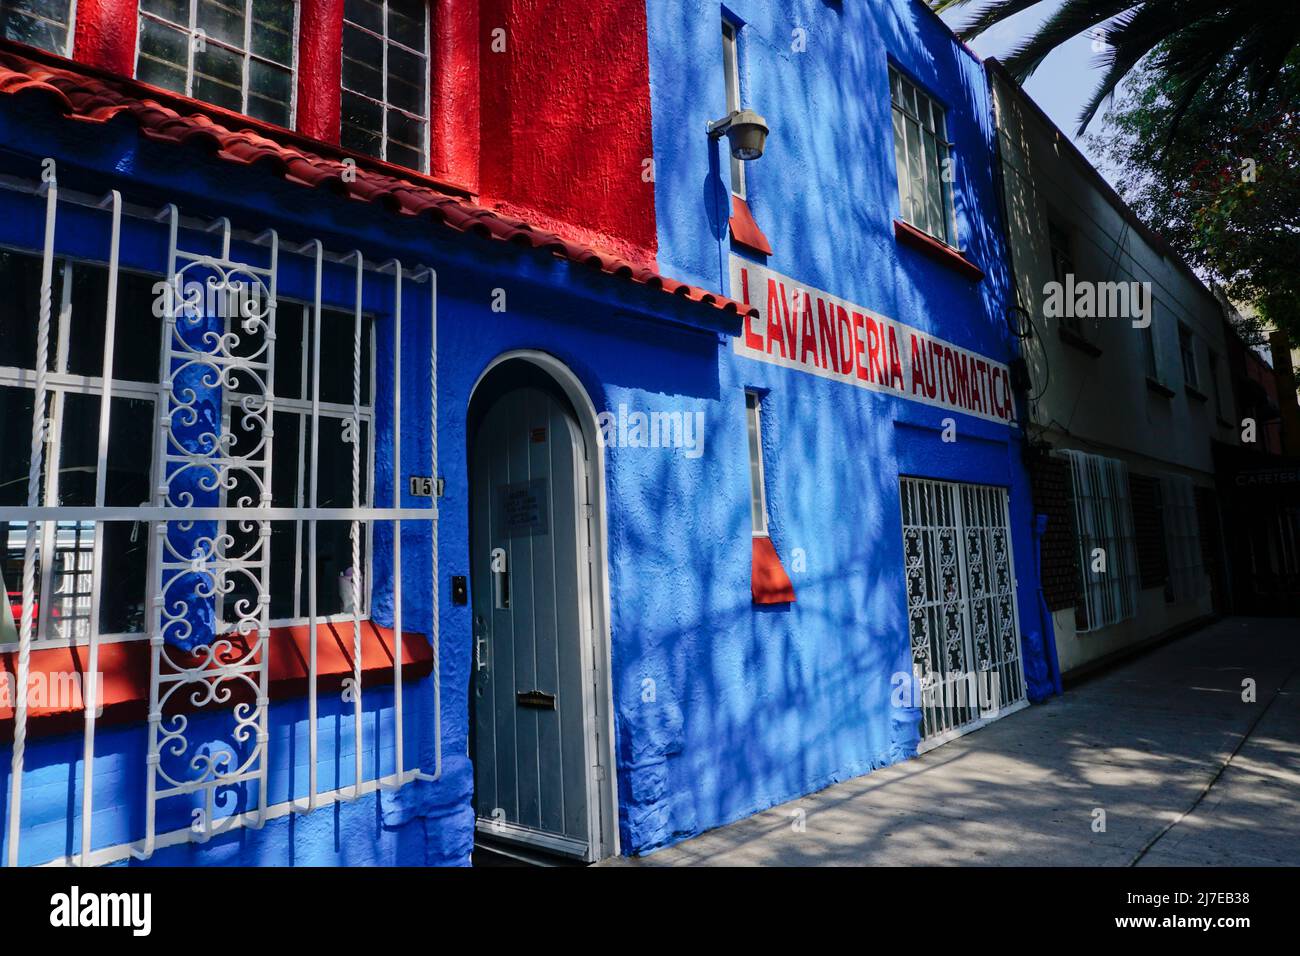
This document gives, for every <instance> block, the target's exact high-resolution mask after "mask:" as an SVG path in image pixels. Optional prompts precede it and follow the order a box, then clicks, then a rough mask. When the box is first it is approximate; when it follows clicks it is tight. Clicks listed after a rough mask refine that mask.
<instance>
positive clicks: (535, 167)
mask: <svg viewBox="0 0 1300 956" xmlns="http://www.w3.org/2000/svg"><path fill="white" fill-rule="evenodd" d="M479 8H480V12H479V38H480V45H479V62H480V77H481V81H480V90H481V105H480V110H481V112H480V130H481V136H480V156H481V164H480V165H481V171H480V182H481V192H482V196H483V198H484V199H485V200H486V201H488V202H489V203H491V204H493V205H495V206H498V207H500V208H502V209H505V210H507V211H516V212H518V213H519V214H520V216H521V217H522V218H528V219H530V220H533V221H537V220H539V219H540V220H541V221H542V224H544V225H545V224H550V227H551V228H553V229H555V230H556V231H560V232H563V233H565V234H566V235H570V236H574V237H575V238H582V239H584V240H585V241H588V242H591V243H592V244H594V245H597V246H603V247H605V248H607V249H610V250H611V251H613V252H615V253H617V254H619V255H622V256H624V257H626V258H631V259H644V260H653V258H654V256H655V250H656V239H655V236H656V228H655V204H654V184H653V183H652V182H645V181H643V179H642V175H641V174H642V168H643V167H642V162H643V161H644V160H647V159H650V158H651V157H653V155H654V144H653V141H652V138H651V126H650V64H649V50H648V47H647V42H646V13H645V4H644V3H643V2H639V0H636V2H628V0H586V2H578V0H482V2H481V3H480V4H479ZM497 29H504V30H505V44H506V46H505V52H503V53H500V52H493V49H492V42H493V31H494V30H497Z"/></svg>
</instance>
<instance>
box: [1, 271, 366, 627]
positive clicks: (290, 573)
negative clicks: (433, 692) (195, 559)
mask: <svg viewBox="0 0 1300 956" xmlns="http://www.w3.org/2000/svg"><path fill="white" fill-rule="evenodd" d="M162 281H163V280H162V278H161V277H160V276H154V275H145V274H142V273H134V272H129V271H126V270H120V271H119V279H118V289H117V309H116V329H115V337H114V338H115V347H114V350H113V351H114V355H113V361H112V378H111V390H112V407H111V415H110V430H109V435H108V445H107V457H106V459H105V466H104V474H103V482H104V489H103V494H104V499H103V504H104V506H105V507H110V508H111V507H121V508H138V507H140V506H141V505H147V504H148V503H149V502H150V499H151V497H152V489H151V487H150V482H151V468H152V466H153V461H152V458H153V455H154V454H155V453H156V449H154V443H155V439H156V430H157V414H156V407H157V398H158V385H159V374H158V369H159V356H160V351H159V350H160V346H161V342H160V334H161V321H160V320H159V319H158V318H157V317H156V303H157V301H158V292H159V288H160V286H159V283H161V282H162ZM107 283H108V270H107V268H106V267H105V266H104V265H102V264H99V263H93V262H81V261H67V260H63V261H56V263H55V270H54V281H53V289H52V291H53V295H52V301H53V302H54V304H55V309H54V318H53V322H52V328H51V340H50V347H49V356H50V358H49V362H48V366H47V369H48V371H47V395H48V397H47V403H46V415H45V417H46V420H47V422H48V427H49V436H50V440H49V442H48V443H47V445H46V452H45V457H44V463H43V469H42V471H43V474H42V475H40V477H39V489H38V498H39V501H40V502H41V503H43V504H47V505H59V506H66V507H92V506H95V504H96V495H97V487H96V486H97V482H98V479H99V471H100V466H99V457H98V440H99V427H100V403H101V401H102V397H103V394H104V390H105V389H104V380H103V361H104V355H103V343H104V331H105V323H106V315H107V308H106V302H107ZM0 288H3V289H4V290H5V295H4V296H3V297H0V449H3V450H4V453H3V454H0V507H3V506H12V507H22V506H25V505H26V504H27V503H28V480H29V466H30V461H31V423H32V413H33V407H34V400H35V399H34V397H35V395H36V382H35V364H36V351H37V349H36V328H37V319H36V317H37V315H38V312H39V303H40V288H41V258H40V256H39V255H33V254H30V253H25V252H18V251H9V250H0ZM311 313H312V310H311V308H310V307H309V306H306V305H303V304H300V303H295V302H292V301H290V300H288V299H284V298H281V299H280V300H279V305H278V308H277V319H276V338H277V348H276V363H275V391H276V395H275V423H274V424H275V431H274V438H273V441H272V456H273V458H274V460H275V469H274V472H273V478H272V483H273V487H272V506H273V507H277V508H302V507H305V505H306V503H307V500H308V496H309V494H310V485H311V468H310V463H311V461H312V460H313V455H312V436H313V431H314V432H315V434H316V435H317V436H318V440H319V446H320V450H319V453H318V455H317V456H315V457H316V459H317V462H318V464H317V470H316V486H317V489H316V491H317V496H318V498H317V500H318V504H319V506H320V507H322V508H349V507H352V506H353V500H352V470H351V462H352V452H351V444H350V443H349V442H348V440H347V436H346V431H345V430H346V428H347V426H348V425H349V424H350V419H351V417H352V414H353V404H352V399H353V396H352V390H353V364H354V359H353V329H354V324H355V319H354V316H353V315H352V314H351V313H344V312H336V311H333V310H330V309H322V311H321V330H322V331H321V342H320V347H319V368H320V373H319V395H318V404H319V409H320V414H319V417H318V419H317V420H316V423H315V429H313V428H312V418H311V416H312V407H313V395H312V387H313V380H312V371H311V370H312V368H313V364H312V362H313V359H314V356H315V354H316V343H315V341H314V338H313V328H314V323H313V322H312V321H311ZM373 338H374V328H373V322H372V320H371V319H370V318H368V317H366V318H364V319H363V326H362V342H361V348H362V360H361V366H360V376H361V396H362V400H361V405H360V409H359V412H360V414H359V419H360V428H361V434H360V436H359V438H360V448H361V471H360V475H359V480H360V489H359V494H360V496H361V503H362V505H370V504H371V503H372V502H371V500H370V499H371V490H370V487H369V481H368V480H367V478H368V476H369V474H370V473H371V472H372V470H373V462H374V439H373V432H374V427H373V426H374V412H373V406H374V401H373V394H372V388H373V386H372V384H371V383H372V379H373V360H372V356H373V354H374V341H373ZM223 391H224V392H225V394H224V395H223V404H224V406H225V407H224V409H223V415H224V417H226V418H227V419H230V418H233V417H235V416H234V415H232V409H234V408H235V407H236V406H237V405H238V403H239V402H240V401H241V399H242V398H243V397H244V396H245V395H246V394H248V393H249V391H248V390H247V389H241V387H240V386H239V385H238V384H237V383H236V384H232V385H231V387H229V388H228V389H225V390H223ZM241 493H243V491H242V489H239V488H233V489H230V491H229V494H230V496H231V497H232V499H234V498H237V497H238V496H239V495H240V494H241ZM303 525H304V522H301V521H273V522H271V552H270V584H271V587H270V597H271V605H270V609H271V620H272V623H277V624H287V623H297V622H301V621H304V620H306V617H307V607H306V585H305V584H304V581H305V580H306V578H307V572H308V570H309V568H310V565H309V564H308V562H310V561H311V555H312V553H313V552H312V550H311V549H310V548H309V546H308V545H309V542H308V541H307V538H306V534H305V531H304V527H303ZM29 527H31V526H29V525H28V524H27V523H26V522H23V521H0V581H2V582H3V588H4V591H5V595H6V605H7V609H8V611H9V617H8V618H6V621H7V622H8V623H14V622H17V621H20V620H21V614H22V611H21V608H22V600H23V599H22V578H23V563H24V555H25V552H26V547H27V533H28V529H29ZM101 528H102V529H103V530H102V532H101V533H102V535H103V541H102V542H101V549H102V554H103V558H102V569H103V570H102V574H101V576H102V586H101V587H100V588H99V592H100V593H99V633H100V635H101V636H103V637H110V638H113V637H119V638H120V637H142V636H143V635H144V632H145V630H146V621H145V614H146V580H147V577H146V575H147V558H148V548H149V533H148V530H149V529H148V528H147V527H146V525H145V523H144V522H137V521H105V522H103V523H102V524H101ZM363 532H365V533H364V537H363V545H362V548H361V555H362V567H361V569H360V570H359V572H357V571H354V570H353V568H352V558H351V555H352V547H351V539H350V523H349V522H346V521H337V522H334V521H321V522H318V528H317V545H316V548H315V551H314V554H315V562H316V571H317V581H318V582H319V588H318V594H317V614H318V616H319V617H321V618H326V619H328V618H331V617H336V616H348V615H350V614H351V611H352V608H351V604H350V601H351V587H350V576H351V575H352V574H353V573H360V575H361V582H362V585H363V587H362V590H361V594H362V602H363V603H362V606H361V608H360V611H361V613H362V614H363V615H366V614H368V601H367V598H366V595H367V594H368V591H369V588H368V587H367V586H366V585H368V583H369V576H368V574H367V573H366V570H367V568H368V567H369V556H370V553H371V541H370V535H369V533H368V532H366V529H365V527H364V526H363ZM34 533H36V534H38V536H39V537H38V540H37V541H36V554H37V561H36V565H35V582H34V591H33V598H34V599H35V600H34V604H35V608H36V613H37V614H38V615H40V619H39V624H38V626H37V628H36V631H35V632H36V633H39V634H41V635H44V640H46V641H47V642H49V643H77V642H80V641H83V640H85V639H86V638H88V636H89V632H90V613H91V607H92V597H93V595H94V591H95V587H94V584H95V582H94V581H93V574H92V554H93V550H94V546H95V540H94V535H95V522H93V521H85V522H82V521H75V520H70V521H57V522H45V523H44V524H42V525H39V526H37V530H36V531H35V532H34ZM232 533H235V532H232ZM46 556H49V557H48V558H47V557H46ZM244 590H248V589H247V588H245V587H243V584H242V582H238V581H237V582H236V584H235V587H234V589H233V590H232V591H231V592H230V594H228V595H226V597H225V599H224V602H223V603H224V607H225V617H226V619H227V620H232V619H233V614H234V609H235V608H236V607H237V601H238V600H239V598H240V597H242V596H245V595H244V594H243V591H244ZM339 619H342V618H341V617H340V618H339ZM3 633H4V635H5V636H6V637H3V638H0V643H3V641H4V640H5V639H9V640H12V639H13V633H14V632H13V631H12V630H11V628H10V627H8V626H6V627H5V628H4V632H3Z"/></svg>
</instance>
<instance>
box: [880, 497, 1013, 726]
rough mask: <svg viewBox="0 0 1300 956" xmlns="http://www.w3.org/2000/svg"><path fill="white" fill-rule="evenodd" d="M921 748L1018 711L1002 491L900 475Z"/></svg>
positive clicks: (1008, 542)
mask: <svg viewBox="0 0 1300 956" xmlns="http://www.w3.org/2000/svg"><path fill="white" fill-rule="evenodd" d="M899 494H900V498H901V505H902V512H903V562H904V569H905V575H906V582H907V618H908V632H909V635H910V641H911V648H912V669H913V674H914V676H915V678H916V683H917V685H918V686H919V691H920V700H919V702H918V703H919V705H920V709H921V714H922V738H923V742H922V746H921V748H920V749H922V750H925V749H928V748H930V747H934V746H937V745H938V744H940V743H942V742H944V741H945V740H948V739H950V738H951V737H953V736H957V735H959V734H961V733H964V732H965V731H968V730H972V729H974V728H975V727H978V726H981V725H983V724H984V723H985V722H987V721H989V720H993V719H996V718H997V717H1000V716H1003V715H1004V714H1007V713H1010V712H1011V711H1012V710H1015V709H1018V708H1019V707H1021V706H1024V704H1025V677H1024V671H1023V669H1022V663H1021V657H1020V623H1019V617H1018V612H1017V609H1016V596H1015V589H1016V577H1015V564H1014V561H1013V559H1012V554H1011V532H1010V519H1009V512H1008V507H1007V492H1006V490H1005V489H1003V488H994V487H991V486H987V485H971V484H956V483H953V482H946V481H931V480H927V479H920V478H900V479H899Z"/></svg>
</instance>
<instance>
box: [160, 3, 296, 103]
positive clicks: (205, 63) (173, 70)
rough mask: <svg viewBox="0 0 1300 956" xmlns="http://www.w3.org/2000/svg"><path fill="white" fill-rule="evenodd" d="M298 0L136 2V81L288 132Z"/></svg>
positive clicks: (293, 97) (293, 98) (294, 73)
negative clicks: (138, 17) (243, 114)
mask: <svg viewBox="0 0 1300 956" xmlns="http://www.w3.org/2000/svg"><path fill="white" fill-rule="evenodd" d="M297 73H298V2H297V0H140V23H139V30H138V34H137V38H136V67H135V75H136V78H137V79H140V80H143V81H144V82H146V83H152V84H153V85H154V86H161V87H163V88H164V89H168V90H172V91H173V92H176V93H182V94H184V95H185V96H192V97H194V98H195V99H200V100H204V101H206V102H208V103H212V104H214V105H216V106H222V107H225V108H226V109H229V110H234V111H235V112H237V113H245V114H247V115H248V116H252V117H255V118H256V119H260V120H265V121H266V122H268V123H275V124H277V125H279V126H284V127H286V128H292V127H293V118H294V100H295V89H294V87H295V85H296V78H297Z"/></svg>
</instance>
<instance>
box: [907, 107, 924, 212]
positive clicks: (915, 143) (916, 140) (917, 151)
mask: <svg viewBox="0 0 1300 956" xmlns="http://www.w3.org/2000/svg"><path fill="white" fill-rule="evenodd" d="M905 125H906V126H907V179H908V183H909V184H910V187H911V188H910V190H909V193H908V200H909V208H907V209H906V210H905V215H906V217H907V221H908V222H910V223H912V224H913V225H915V226H918V227H920V228H922V229H924V228H925V191H924V184H925V160H924V159H923V158H922V155H921V127H920V126H918V125H917V123H916V121H915V120H910V119H909V120H907V121H906V122H905Z"/></svg>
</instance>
